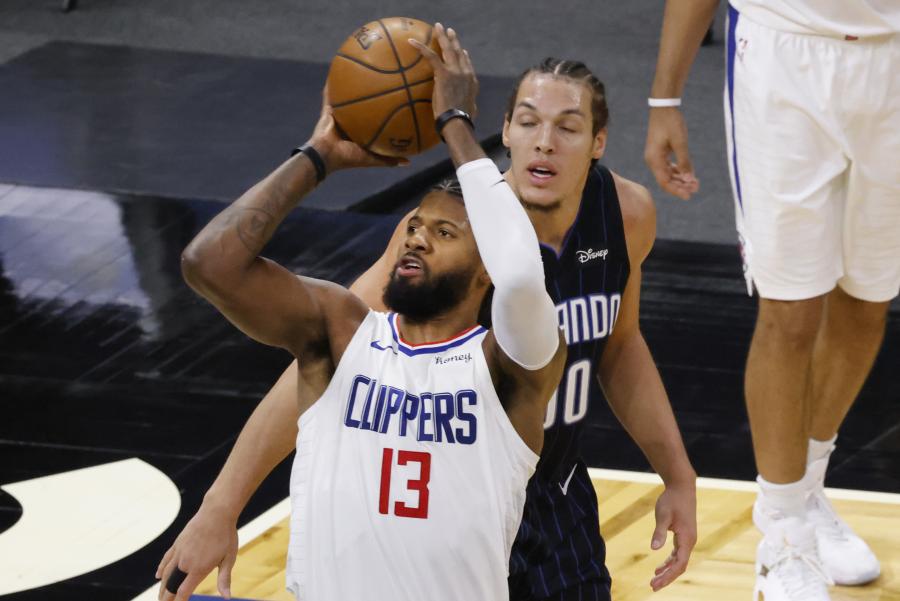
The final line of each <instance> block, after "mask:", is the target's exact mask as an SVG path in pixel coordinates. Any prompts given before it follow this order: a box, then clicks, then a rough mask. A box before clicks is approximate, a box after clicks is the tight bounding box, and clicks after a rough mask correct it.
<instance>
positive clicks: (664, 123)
mask: <svg viewBox="0 0 900 601" xmlns="http://www.w3.org/2000/svg"><path fill="white" fill-rule="evenodd" d="M672 154H674V155H675V162H674V163H673V162H670V160H669V157H670V156H671V155H672ZM644 161H645V162H646V163H647V166H648V167H649V168H650V171H652V172H653V177H655V178H656V183H657V184H659V187H660V188H662V189H663V190H665V191H666V192H668V193H669V194H673V195H674V196H677V197H678V198H680V199H682V200H688V199H690V197H691V195H692V194H694V193H696V192H697V191H698V190H699V189H700V181H699V180H698V179H697V178H696V176H695V175H694V166H693V164H692V163H691V155H690V153H689V152H688V145H687V127H686V126H685V124H684V117H682V115H681V111H680V110H678V109H677V108H675V107H667V108H652V109H650V120H649V123H648V124H647V144H646V146H645V147H644Z"/></svg>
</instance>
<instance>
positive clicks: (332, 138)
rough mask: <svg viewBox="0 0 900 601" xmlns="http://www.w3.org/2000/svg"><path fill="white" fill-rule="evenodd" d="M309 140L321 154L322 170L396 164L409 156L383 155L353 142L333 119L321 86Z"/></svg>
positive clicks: (326, 92)
mask: <svg viewBox="0 0 900 601" xmlns="http://www.w3.org/2000/svg"><path fill="white" fill-rule="evenodd" d="M309 143H310V144H312V145H313V147H314V148H315V149H316V150H317V151H318V152H319V154H320V155H322V159H323V160H324V161H325V167H326V171H327V172H328V173H331V172H332V171H337V170H338V169H349V168H351V167H397V166H406V165H409V159H406V158H403V157H386V156H381V155H378V154H374V153H372V152H369V151H368V150H366V149H365V148H363V147H362V146H360V145H359V144H357V143H356V142H353V141H351V140H348V139H347V138H346V137H344V135H343V134H342V133H341V131H340V129H339V128H338V126H337V123H335V121H334V114H333V109H332V108H331V103H330V102H329V101H328V88H325V89H323V90H322V112H321V114H320V115H319V121H318V122H317V123H316V127H315V129H313V133H312V136H311V137H310V139H309Z"/></svg>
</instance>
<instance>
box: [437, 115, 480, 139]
mask: <svg viewBox="0 0 900 601" xmlns="http://www.w3.org/2000/svg"><path fill="white" fill-rule="evenodd" d="M453 119H465V121H466V123H468V124H469V127H471V128H472V129H473V130H474V129H475V124H474V123H472V116H471V115H470V114H469V113H467V112H466V111H464V110H461V109H447V110H446V111H444V112H443V113H441V114H440V115H438V116H437V119H435V120H434V128H435V129H436V130H437V133H438V135H439V136H440V137H441V140H444V134H442V133H441V132H442V131H443V130H444V127H445V126H446V125H447V123H449V122H450V121H451V120H453ZM444 142H446V140H444Z"/></svg>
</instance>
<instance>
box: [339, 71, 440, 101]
mask: <svg viewBox="0 0 900 601" xmlns="http://www.w3.org/2000/svg"><path fill="white" fill-rule="evenodd" d="M430 81H434V77H429V78H428V79H420V80H419V81H414V82H412V83H411V84H409V87H410V88H414V87H416V86H418V85H422V84H423V83H428V82H430ZM405 87H406V86H398V87H396V88H391V89H390V90H384V91H382V92H377V93H375V94H369V95H368V96H360V97H359V98H354V99H353V100H348V101H346V102H339V103H337V104H332V105H331V108H333V109H337V108H341V107H343V106H348V105H351V104H353V103H355V102H362V101H363V100H372V99H373V98H378V97H379V96H384V95H386V94H393V93H394V92H399V91H400V90H402V89H403V88H405Z"/></svg>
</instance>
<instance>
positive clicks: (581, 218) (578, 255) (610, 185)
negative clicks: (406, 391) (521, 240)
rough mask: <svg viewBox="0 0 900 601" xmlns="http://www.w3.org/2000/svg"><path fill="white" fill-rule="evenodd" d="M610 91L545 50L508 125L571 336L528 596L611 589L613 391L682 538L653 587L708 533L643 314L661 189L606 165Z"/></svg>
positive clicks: (532, 526)
mask: <svg viewBox="0 0 900 601" xmlns="http://www.w3.org/2000/svg"><path fill="white" fill-rule="evenodd" d="M604 96H605V90H604V88H603V84H602V83H600V81H599V80H598V79H597V78H596V77H595V76H594V75H593V74H592V73H591V72H590V70H588V69H587V67H585V65H584V64H582V63H578V62H574V61H561V60H557V59H546V60H545V61H544V62H542V63H541V64H539V65H537V66H536V67H533V68H531V69H529V70H527V71H525V72H524V73H523V74H522V76H521V77H520V79H519V81H518V83H517V85H516V88H515V90H514V92H513V94H512V97H511V99H510V103H509V106H508V107H507V112H506V122H505V124H504V128H503V141H504V144H505V145H506V146H507V147H509V149H510V158H511V165H510V168H509V170H508V171H507V172H506V173H505V174H504V175H505V177H506V179H507V181H509V182H510V185H511V186H512V188H513V190H514V191H515V192H516V194H517V195H518V196H519V199H520V201H521V202H522V203H523V205H524V206H525V207H526V209H527V210H528V213H529V217H530V218H531V221H532V224H533V225H534V226H535V230H536V231H537V234H538V238H539V240H540V241H541V246H542V254H543V259H544V270H545V276H546V283H547V290H548V291H549V292H550V295H551V297H552V298H553V299H554V302H555V303H556V306H557V313H558V316H559V322H560V327H561V328H562V330H563V332H564V333H565V337H566V341H567V343H568V347H569V356H568V361H567V363H568V365H567V368H566V371H565V372H564V376H563V379H562V381H561V382H560V386H559V388H558V390H557V394H556V396H555V397H554V398H553V399H551V401H550V405H549V407H548V412H547V417H546V421H545V424H544V427H545V433H544V448H543V451H542V453H541V460H540V463H539V464H538V468H537V472H536V473H535V475H534V476H533V477H532V479H531V481H530V483H529V486H528V497H527V499H526V504H525V513H524V516H523V520H522V524H521V527H520V530H519V534H518V537H517V539H516V541H515V544H514V546H513V552H512V556H511V558H510V577H509V584H510V597H511V599H514V600H517V601H532V600H539V599H540V600H543V599H560V600H579V601H580V600H582V599H583V600H585V601H587V600H594V599H600V600H602V599H609V598H610V576H609V572H608V571H607V569H606V567H605V565H604V564H605V553H606V551H605V545H604V543H603V539H602V538H601V536H600V532H599V517H598V514H597V497H596V493H595V492H594V488H593V485H592V483H591V480H590V477H589V475H588V471H587V467H586V465H585V463H584V461H582V459H581V448H580V442H581V434H582V431H583V428H584V419H585V417H586V416H587V414H588V408H589V406H590V404H591V403H595V402H600V401H601V400H602V399H604V397H605V398H606V400H607V401H608V402H609V403H610V405H611V407H612V408H613V410H614V412H615V413H616V415H617V416H618V417H619V419H620V421H621V422H622V424H623V426H624V427H625V428H626V430H628V432H629V433H630V434H631V436H632V437H633V438H634V439H635V441H636V442H637V443H638V445H639V446H640V447H641V449H642V450H643V451H644V453H645V455H646V456H647V458H648V460H649V461H650V463H651V465H652V466H653V467H654V469H655V470H656V471H657V472H659V473H660V475H661V476H662V477H663V480H664V481H665V483H666V491H665V492H664V493H663V495H662V496H661V497H660V499H659V501H658V502H657V507H656V517H657V527H656V531H655V532H654V536H653V547H654V548H660V547H662V544H663V541H664V540H665V536H666V530H673V531H674V532H675V535H676V536H675V550H674V551H673V554H672V555H671V556H670V557H669V559H668V560H667V561H666V563H665V564H664V565H663V566H661V567H660V569H658V570H657V573H656V575H655V576H654V578H653V579H652V580H651V586H652V587H653V588H654V589H659V588H661V587H662V586H665V585H666V584H669V583H670V582H672V581H673V580H674V579H675V578H676V577H677V576H678V575H679V574H681V573H682V572H683V571H684V569H685V567H686V565H687V560H688V558H689V555H690V551H691V549H692V547H693V544H694V541H695V539H696V501H695V491H694V479H695V475H694V472H693V469H692V468H691V465H690V462H689V461H688V459H687V454H686V453H685V450H684V446H683V444H682V442H681V437H680V434H679V432H678V428H677V426H676V425H675V420H674V417H673V415H672V412H671V408H670V406H669V403H668V399H667V397H666V394H665V390H664V389H663V386H662V382H661V380H660V378H659V374H658V372H657V370H656V366H655V364H654V363H653V359H652V357H651V356H650V352H649V350H648V349H647V346H646V343H645V342H644V339H643V336H642V335H641V333H640V329H639V327H638V312H639V302H640V301H639V298H640V297H639V295H640V274H641V271H640V267H641V263H642V262H643V260H644V258H645V257H646V256H647V254H648V253H649V251H650V248H651V247H652V244H653V239H654V237H655V213H654V208H653V202H652V199H651V198H650V196H649V193H648V192H647V191H646V189H644V188H643V187H641V186H639V185H637V184H634V183H632V182H629V181H628V180H625V179H624V178H621V177H618V176H616V175H614V174H613V173H611V172H610V171H609V170H608V169H606V168H605V167H602V166H600V165H599V164H596V161H597V159H599V158H600V157H601V156H602V155H603V152H604V150H605V142H606V122H607V117H608V114H607V109H606V102H605V97H604ZM601 385H602V389H601ZM604 392H605V393H606V394H605V395H604Z"/></svg>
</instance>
